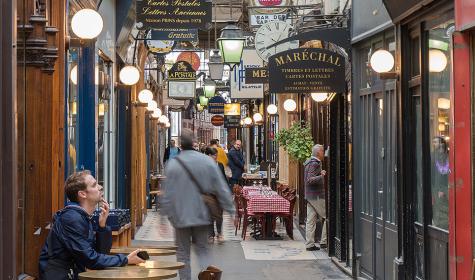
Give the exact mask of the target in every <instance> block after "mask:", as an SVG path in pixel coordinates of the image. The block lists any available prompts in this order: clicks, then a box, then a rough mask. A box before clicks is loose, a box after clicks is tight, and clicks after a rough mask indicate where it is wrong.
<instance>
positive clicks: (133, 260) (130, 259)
mask: <svg viewBox="0 0 475 280" xmlns="http://www.w3.org/2000/svg"><path fill="white" fill-rule="evenodd" d="M138 252H140V249H137V250H135V251H133V252H132V253H130V254H129V255H128V256H127V263H128V264H139V263H143V262H145V260H142V259H141V258H139V257H138V256H137V253H138Z"/></svg>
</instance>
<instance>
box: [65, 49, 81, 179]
mask: <svg viewBox="0 0 475 280" xmlns="http://www.w3.org/2000/svg"><path fill="white" fill-rule="evenodd" d="M68 67H69V79H68V102H67V107H68V108H67V112H68V130H67V131H68V137H67V139H68V149H67V153H68V157H67V159H68V165H67V168H68V175H70V174H72V173H74V171H75V170H76V168H77V166H76V165H77V153H76V148H77V146H76V145H77V120H78V113H79V112H78V108H79V107H78V99H77V96H78V49H76V48H71V49H70V50H69V52H68Z"/></svg>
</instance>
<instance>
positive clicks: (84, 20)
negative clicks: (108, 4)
mask: <svg viewBox="0 0 475 280" xmlns="http://www.w3.org/2000/svg"><path fill="white" fill-rule="evenodd" d="M103 26H104V22H103V21H102V17H101V15H100V14H99V13H98V12H96V11H94V10H92V9H82V10H80V11H78V12H77V13H75V14H74V16H73V18H72V19H71V29H72V30H73V32H74V34H76V36H78V37H79V38H81V39H94V38H96V37H97V36H99V34H101V31H102V27H103Z"/></svg>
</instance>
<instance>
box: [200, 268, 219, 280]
mask: <svg viewBox="0 0 475 280" xmlns="http://www.w3.org/2000/svg"><path fill="white" fill-rule="evenodd" d="M222 275H223V271H222V270H221V269H219V268H217V267H216V266H212V265H210V266H208V268H206V269H205V270H203V271H201V272H200V273H199V274H198V280H221V276H222Z"/></svg>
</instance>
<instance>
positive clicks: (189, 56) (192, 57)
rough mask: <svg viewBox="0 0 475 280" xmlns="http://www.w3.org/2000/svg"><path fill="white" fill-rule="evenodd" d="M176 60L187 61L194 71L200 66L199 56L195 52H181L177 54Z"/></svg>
mask: <svg viewBox="0 0 475 280" xmlns="http://www.w3.org/2000/svg"><path fill="white" fill-rule="evenodd" d="M176 61H186V62H188V63H189V64H191V67H193V70H195V71H198V68H200V57H199V56H198V55H197V54H196V53H195V52H182V53H180V54H179V55H178V57H177V58H176Z"/></svg>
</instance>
